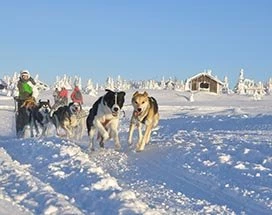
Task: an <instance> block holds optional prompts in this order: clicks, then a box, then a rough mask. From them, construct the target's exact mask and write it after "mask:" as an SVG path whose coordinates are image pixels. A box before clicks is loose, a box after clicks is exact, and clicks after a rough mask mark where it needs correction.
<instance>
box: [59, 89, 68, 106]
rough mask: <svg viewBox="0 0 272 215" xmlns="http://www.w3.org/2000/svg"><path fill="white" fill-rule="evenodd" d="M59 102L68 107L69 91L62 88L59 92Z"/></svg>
mask: <svg viewBox="0 0 272 215" xmlns="http://www.w3.org/2000/svg"><path fill="white" fill-rule="evenodd" d="M59 100H60V102H61V103H62V104H63V105H68V90H67V89H66V88H65V87H62V88H61V90H60V92H59Z"/></svg>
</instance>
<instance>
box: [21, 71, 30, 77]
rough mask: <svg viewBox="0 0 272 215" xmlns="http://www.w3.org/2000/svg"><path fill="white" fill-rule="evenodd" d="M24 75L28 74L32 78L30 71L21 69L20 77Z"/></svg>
mask: <svg viewBox="0 0 272 215" xmlns="http://www.w3.org/2000/svg"><path fill="white" fill-rule="evenodd" d="M23 75H26V76H27V78H30V73H29V71H28V70H26V69H23V70H21V72H20V77H21V78H22V77H23Z"/></svg>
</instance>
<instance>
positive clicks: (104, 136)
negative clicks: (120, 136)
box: [102, 132, 110, 142]
mask: <svg viewBox="0 0 272 215" xmlns="http://www.w3.org/2000/svg"><path fill="white" fill-rule="evenodd" d="M109 138H110V135H109V133H108V132H105V133H104V134H103V135H102V139H103V142H104V141H106V140H108V139H109Z"/></svg>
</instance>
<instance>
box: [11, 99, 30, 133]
mask: <svg viewBox="0 0 272 215" xmlns="http://www.w3.org/2000/svg"><path fill="white" fill-rule="evenodd" d="M24 102H25V101H24V100H19V99H18V98H17V97H15V98H14V103H15V125H16V136H17V137H18V138H22V137H24V136H25V130H26V128H27V126H30V123H29V114H28V113H27V107H25V106H23V104H24Z"/></svg>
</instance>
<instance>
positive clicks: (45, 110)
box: [29, 100, 51, 137]
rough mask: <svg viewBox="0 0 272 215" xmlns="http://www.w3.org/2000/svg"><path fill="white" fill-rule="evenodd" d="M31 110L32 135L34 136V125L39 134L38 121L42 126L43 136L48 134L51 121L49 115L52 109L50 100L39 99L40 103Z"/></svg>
mask: <svg viewBox="0 0 272 215" xmlns="http://www.w3.org/2000/svg"><path fill="white" fill-rule="evenodd" d="M29 111H30V132H31V137H33V136H34V133H33V127H35V130H36V134H37V135H39V129H38V125H37V122H38V123H39V125H40V126H41V128H42V136H46V135H47V132H48V128H49V125H50V122H51V119H50V115H49V114H50V111H51V106H50V101H49V100H47V101H42V100H39V102H38V104H37V105H36V106H35V107H33V108H32V109H31V110H29Z"/></svg>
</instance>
